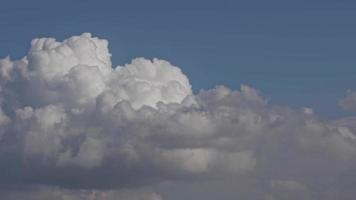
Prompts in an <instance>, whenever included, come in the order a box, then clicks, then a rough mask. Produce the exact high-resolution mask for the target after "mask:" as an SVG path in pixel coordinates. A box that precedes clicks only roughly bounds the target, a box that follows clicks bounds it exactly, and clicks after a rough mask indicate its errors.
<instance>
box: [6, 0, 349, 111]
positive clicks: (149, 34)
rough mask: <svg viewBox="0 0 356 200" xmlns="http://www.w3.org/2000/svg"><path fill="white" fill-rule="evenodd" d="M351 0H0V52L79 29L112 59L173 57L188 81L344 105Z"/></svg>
mask: <svg viewBox="0 0 356 200" xmlns="http://www.w3.org/2000/svg"><path fill="white" fill-rule="evenodd" d="M355 11H356V3H354V2H352V1H349V2H347V1H210V0H208V1H207V0H197V1H184V0H183V1H162V0H158V1H114V0H112V1H93V0H85V1H82V0H77V1H69V0H63V1H18V0H12V1H7V0H3V1H1V6H0V27H1V31H0V44H1V45H0V57H5V56H7V55H11V57H13V58H15V59H16V58H20V57H22V56H24V55H26V51H27V49H28V47H29V44H30V40H31V39H32V38H35V37H44V36H50V37H55V38H57V39H59V40H62V39H65V38H67V37H69V36H72V35H75V34H80V33H82V32H91V33H93V34H94V35H96V36H98V37H101V38H106V39H108V40H109V42H110V50H111V53H112V54H113V57H112V59H113V63H114V65H121V64H125V63H128V62H129V61H130V60H131V59H132V58H134V57H141V56H143V57H147V58H153V57H158V58H162V59H166V60H169V61H170V62H171V63H173V64H174V65H177V66H179V67H180V68H182V69H183V71H184V72H185V73H186V74H187V75H188V77H189V79H190V81H191V83H192V85H193V88H194V91H199V90H200V89H202V88H211V87H214V86H215V85H217V84H223V85H227V86H229V87H231V88H234V89H237V88H239V86H240V84H248V85H251V86H253V87H255V88H257V89H259V90H261V91H262V93H263V94H264V95H265V96H267V98H269V99H270V101H271V102H274V103H278V104H282V105H289V106H292V107H301V106H309V107H313V108H315V110H316V112H317V113H320V114H321V116H322V117H326V118H334V117H337V116H340V115H348V113H344V112H342V111H341V110H340V109H339V107H338V105H337V103H338V101H339V99H341V98H342V97H343V95H344V94H345V91H346V90H347V89H356V57H355V50H356V34H355V33H356V26H355V20H354V19H356V12H355Z"/></svg>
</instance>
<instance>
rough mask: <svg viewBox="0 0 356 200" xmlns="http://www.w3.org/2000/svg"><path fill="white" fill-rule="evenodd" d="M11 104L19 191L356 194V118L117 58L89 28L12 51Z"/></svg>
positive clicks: (5, 127) (9, 169) (5, 63)
mask: <svg viewBox="0 0 356 200" xmlns="http://www.w3.org/2000/svg"><path fill="white" fill-rule="evenodd" d="M347 102H349V100H348V101H347ZM0 103H1V109H0V130H1V131H0V158H1V159H0V166H1V167H0V170H1V171H2V172H4V173H0V185H3V186H4V188H9V189H5V190H4V191H3V192H2V193H0V195H3V196H4V197H6V198H7V199H11V198H12V199H14V198H15V199H16V198H17V199H18V198H21V197H22V196H21V195H25V196H26V197H28V198H30V196H33V197H31V198H33V199H110V198H112V197H111V196H116V199H117V198H118V197H120V198H119V199H124V200H125V199H146V200H147V199H153V200H156V199H161V198H162V197H161V196H159V195H158V194H156V193H154V192H149V191H148V190H151V189H152V190H154V189H155V188H156V189H157V188H158V190H160V188H162V187H161V185H162V184H165V183H167V182H169V183H171V184H173V185H174V184H178V185H179V182H182V181H183V182H186V183H187V184H193V185H194V184H196V183H202V184H203V183H207V182H211V181H213V182H214V181H215V182H218V183H219V184H220V185H224V186H225V185H226V186H227V185H229V184H230V183H232V182H233V183H234V184H233V185H237V186H240V187H241V188H245V187H243V186H244V185H249V186H251V187H248V188H246V189H244V190H243V191H242V190H239V189H238V188H234V187H233V186H231V185H229V188H231V191H233V192H231V199H236V198H238V197H240V198H244V199H263V198H264V199H286V198H288V197H290V198H294V199H320V198H323V199H334V197H337V196H340V198H341V199H351V196H353V195H355V192H353V190H351V189H350V188H352V186H354V182H353V180H352V178H349V177H352V175H353V174H354V173H355V172H356V168H355V164H356V159H355V157H356V139H355V138H356V136H355V133H356V130H355V129H353V128H352V127H350V126H348V125H345V124H344V123H342V122H340V121H339V122H336V121H334V122H328V121H322V120H319V119H318V117H317V116H315V115H314V114H313V112H312V109H310V108H302V109H300V110H294V109H291V108H288V107H282V106H278V105H271V104H270V103H269V102H268V101H267V100H266V99H265V98H264V97H263V96H262V95H261V93H260V92H259V91H258V90H256V89H254V88H252V87H249V86H246V85H242V86H241V88H240V90H237V91H235V90H231V89H229V88H227V87H224V86H217V87H215V88H213V89H210V90H203V91H200V92H199V93H198V94H193V93H192V90H191V85H190V83H189V80H188V78H187V77H186V76H185V75H184V74H183V72H182V71H181V70H180V69H179V68H178V67H176V66H174V65H172V64H171V63H169V62H168V61H165V60H160V59H153V60H148V59H145V58H136V59H134V60H133V61H132V62H131V63H129V64H126V65H123V66H117V67H113V66H112V64H111V54H110V53H109V50H108V42H107V41H106V40H103V39H99V38H96V37H92V36H91V34H88V33H85V34H82V35H80V36H73V37H71V38H69V39H66V40H64V41H62V42H59V41H56V40H55V39H53V38H41V39H34V40H33V41H32V42H31V48H30V50H29V52H28V54H27V55H26V56H25V57H24V58H22V59H20V60H15V61H13V60H11V59H10V58H9V57H7V58H5V59H2V60H0ZM347 104H349V103H347ZM38 185H41V187H39V186H38ZM208 185H209V184H208ZM141 187H145V188H146V189H145V190H140V189H138V188H141ZM214 188H216V187H215V186H214V187H209V189H207V190H206V191H209V190H214ZM326 189H327V190H326ZM14 191H15V192H14ZM341 194H342V195H341ZM19 195H20V196H19ZM120 195H122V196H120ZM303 195H304V196H303ZM167 196H168V199H169V195H167ZM340 198H339V199H340ZM207 199H209V198H207Z"/></svg>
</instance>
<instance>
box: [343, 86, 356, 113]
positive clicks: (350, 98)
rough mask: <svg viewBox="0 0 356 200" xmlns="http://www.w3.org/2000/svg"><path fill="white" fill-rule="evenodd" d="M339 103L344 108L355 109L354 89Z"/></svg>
mask: <svg viewBox="0 0 356 200" xmlns="http://www.w3.org/2000/svg"><path fill="white" fill-rule="evenodd" d="M339 104H340V106H341V107H342V108H343V109H344V110H349V111H355V110H356V92H355V91H352V90H348V91H347V93H346V96H345V97H344V98H343V99H342V100H341V101H340V102H339Z"/></svg>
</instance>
